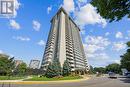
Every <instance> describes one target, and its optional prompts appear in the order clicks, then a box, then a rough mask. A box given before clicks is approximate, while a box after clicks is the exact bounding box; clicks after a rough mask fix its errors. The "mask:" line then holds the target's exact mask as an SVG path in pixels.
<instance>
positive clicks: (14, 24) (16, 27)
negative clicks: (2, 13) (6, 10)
mask: <svg viewBox="0 0 130 87" xmlns="http://www.w3.org/2000/svg"><path fill="white" fill-rule="evenodd" d="M10 26H11V27H12V28H13V29H16V30H19V29H20V25H19V24H18V23H17V22H16V21H15V20H10Z"/></svg>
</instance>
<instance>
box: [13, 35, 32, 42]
mask: <svg viewBox="0 0 130 87" xmlns="http://www.w3.org/2000/svg"><path fill="white" fill-rule="evenodd" d="M13 39H15V40H20V41H30V38H29V37H23V36H13Z"/></svg>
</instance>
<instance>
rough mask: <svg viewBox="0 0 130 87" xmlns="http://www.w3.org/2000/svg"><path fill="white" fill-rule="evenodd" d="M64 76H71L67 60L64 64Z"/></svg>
mask: <svg viewBox="0 0 130 87" xmlns="http://www.w3.org/2000/svg"><path fill="white" fill-rule="evenodd" d="M62 72H63V76H68V75H70V74H71V67H70V64H69V62H68V60H65V62H64V64H63V71H62Z"/></svg>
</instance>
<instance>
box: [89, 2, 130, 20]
mask: <svg viewBox="0 0 130 87" xmlns="http://www.w3.org/2000/svg"><path fill="white" fill-rule="evenodd" d="M91 4H92V5H93V6H94V7H96V8H97V12H98V13H99V14H100V15H101V16H102V17H103V18H105V19H108V20H109V21H110V22H112V21H114V20H115V21H119V20H121V19H122V18H123V17H124V16H127V17H128V18H130V0H92V1H91Z"/></svg>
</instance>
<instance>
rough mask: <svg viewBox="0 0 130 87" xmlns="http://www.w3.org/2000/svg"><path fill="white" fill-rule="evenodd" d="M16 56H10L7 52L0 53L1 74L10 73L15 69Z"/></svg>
mask: <svg viewBox="0 0 130 87" xmlns="http://www.w3.org/2000/svg"><path fill="white" fill-rule="evenodd" d="M14 67H15V65H14V58H10V57H9V56H8V55H6V54H0V74H1V75H10V74H11V72H12V70H13V69H14Z"/></svg>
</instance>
